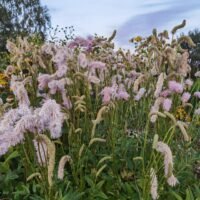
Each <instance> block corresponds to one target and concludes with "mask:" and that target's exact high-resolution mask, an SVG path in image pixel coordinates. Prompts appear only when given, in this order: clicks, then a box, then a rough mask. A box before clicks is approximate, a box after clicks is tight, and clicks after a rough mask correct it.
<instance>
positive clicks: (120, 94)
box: [117, 89, 130, 101]
mask: <svg viewBox="0 0 200 200" xmlns="http://www.w3.org/2000/svg"><path fill="white" fill-rule="evenodd" d="M129 97H130V95H129V94H128V92H127V91H125V90H121V89H120V90H119V91H118V92H117V98H118V99H123V100H126V101H127V100H128V99H129Z"/></svg>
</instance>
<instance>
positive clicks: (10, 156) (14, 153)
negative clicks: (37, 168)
mask: <svg viewBox="0 0 200 200" xmlns="http://www.w3.org/2000/svg"><path fill="white" fill-rule="evenodd" d="M16 157H19V153H18V151H13V152H12V153H11V154H10V155H9V156H8V157H7V159H6V160H5V161H4V163H7V162H8V161H9V160H11V159H13V158H16Z"/></svg>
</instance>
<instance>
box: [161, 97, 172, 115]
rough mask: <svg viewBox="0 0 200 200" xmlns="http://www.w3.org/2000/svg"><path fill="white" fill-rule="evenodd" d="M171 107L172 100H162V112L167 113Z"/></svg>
mask: <svg viewBox="0 0 200 200" xmlns="http://www.w3.org/2000/svg"><path fill="white" fill-rule="evenodd" d="M171 106H172V100H171V99H169V98H167V99H164V100H163V102H162V107H163V110H165V111H167V112H168V111H169V110H170V109H171Z"/></svg>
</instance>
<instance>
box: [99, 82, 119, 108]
mask: <svg viewBox="0 0 200 200" xmlns="http://www.w3.org/2000/svg"><path fill="white" fill-rule="evenodd" d="M117 88H118V86H117V85H112V87H105V88H104V89H103V90H102V91H101V93H100V94H101V95H102V96H103V100H102V101H103V103H104V104H108V103H109V102H110V101H111V100H113V99H115V97H116V96H117Z"/></svg>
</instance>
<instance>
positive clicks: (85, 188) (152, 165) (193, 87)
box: [0, 21, 200, 200]
mask: <svg viewBox="0 0 200 200" xmlns="http://www.w3.org/2000/svg"><path fill="white" fill-rule="evenodd" d="M184 25H185V21H183V23H182V24H181V25H179V26H176V27H174V28H173V30H172V31H171V33H172V35H171V37H169V35H168V32H167V31H163V32H161V33H159V34H158V33H157V31H156V30H153V33H152V35H151V36H149V37H147V38H142V37H139V36H138V37H136V38H133V39H132V40H131V41H132V42H135V43H136V44H137V45H136V48H135V51H134V53H131V52H130V51H129V50H128V51H123V50H121V49H118V50H116V49H115V48H114V43H113V42H112V41H113V39H114V37H115V34H116V31H114V33H113V35H112V36H111V37H110V38H104V37H99V36H94V37H93V36H90V37H88V38H86V39H84V38H81V37H77V38H75V39H73V40H72V41H70V42H68V43H67V44H66V45H60V44H56V43H48V42H47V43H45V44H43V45H36V44H34V43H33V42H31V41H29V40H28V39H27V38H24V39H21V38H18V40H17V41H16V42H15V43H14V42H12V41H8V43H7V49H8V51H9V52H10V57H11V58H10V65H9V66H8V67H7V69H6V70H5V72H4V76H7V78H8V81H9V85H10V91H8V95H7V97H5V98H4V99H3V100H2V102H1V115H2V117H1V120H0V155H1V161H2V162H4V159H5V160H6V158H7V157H8V156H10V154H12V152H13V151H14V149H16V150H17V152H18V153H19V154H20V155H21V158H23V169H24V177H25V178H26V180H24V185H25V187H27V188H29V190H30V193H29V195H28V197H27V198H28V199H39V197H41V198H42V199H52V200H54V199H55V200H57V199H91V200H93V199H122V200H123V199H124V200H125V199H144V200H148V199H159V198H160V199H176V198H177V199H181V198H185V197H186V196H187V197H188V195H192V196H194V197H199V196H198V195H200V191H199V190H198V187H199V180H198V177H199V172H197V170H196V171H195V169H196V168H195V167H194V166H193V165H194V164H195V163H196V161H197V160H198V159H199V155H198V148H199V144H198V140H199V132H198V127H199V120H200V117H199V114H200V107H199V99H200V91H199V89H200V83H199V79H198V78H199V77H200V72H197V73H196V78H195V79H193V80H192V79H191V78H190V66H189V64H188V57H189V52H188V51H187V50H185V49H182V48H181V44H182V42H186V43H188V45H190V46H194V45H195V44H194V43H193V41H192V40H191V39H190V38H189V37H187V36H181V37H179V38H178V39H175V38H174V36H175V33H176V31H177V30H178V29H179V28H182V27H183V26H184ZM13 147H14V148H13ZM13 162H15V163H17V162H21V161H20V160H14V161H13ZM1 173H3V172H1ZM191 179H193V180H191ZM192 182H193V183H192ZM188 184H193V185H191V186H192V187H191V188H190V187H189V186H188ZM35 185H37V187H34V186H35ZM16 188H17V186H16ZM33 188H34V189H33ZM18 189H19V188H18ZM3 190H4V189H3V188H2V189H1V196H2V197H10V198H12V199H17V198H19V199H20V198H22V197H23V194H21V195H22V196H20V194H18V196H16V195H14V194H5V193H4V192H3ZM15 194H16V193H15ZM9 195H10V196H9ZM13 195H14V196H13ZM34 195H35V196H34Z"/></svg>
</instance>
